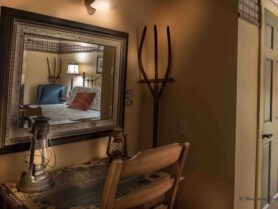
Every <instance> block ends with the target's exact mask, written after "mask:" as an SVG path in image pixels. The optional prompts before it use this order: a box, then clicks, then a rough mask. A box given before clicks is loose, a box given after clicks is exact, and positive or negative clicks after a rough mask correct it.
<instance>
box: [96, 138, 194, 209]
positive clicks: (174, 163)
mask: <svg viewBox="0 0 278 209" xmlns="http://www.w3.org/2000/svg"><path fill="white" fill-rule="evenodd" d="M189 146H190V145H189V143H185V144H171V145H167V146H163V147H159V148H155V149H151V150H148V151H145V152H142V153H139V154H138V155H136V156H135V157H134V158H132V159H130V160H125V161H122V160H120V159H116V160H114V161H113V162H112V163H111V165H110V167H109V170H108V176H107V178H106V182H105V186H104V191H103V194H102V199H101V206H100V209H130V208H138V206H139V207H140V206H142V205H144V204H147V203H150V202H151V201H154V200H156V199H158V198H160V197H163V199H162V201H163V202H160V203H159V204H158V205H155V206H154V207H152V208H156V209H173V207H174V202H175V197H176V194H177V190H178V185H179V181H180V177H181V174H182V171H183V167H184V164H185V161H186V158H187V154H188V151H189ZM169 167H170V168H172V169H171V173H170V175H169V176H168V177H165V178H162V179H160V180H158V181H154V182H152V183H150V184H147V185H144V186H140V187H138V188H134V189H133V190H132V191H130V192H129V193H128V194H125V195H124V196H122V197H121V198H118V199H116V198H115V195H116V192H117V187H118V183H119V180H120V178H126V177H134V176H141V175H144V174H150V173H152V172H155V171H160V170H162V169H165V168H169Z"/></svg>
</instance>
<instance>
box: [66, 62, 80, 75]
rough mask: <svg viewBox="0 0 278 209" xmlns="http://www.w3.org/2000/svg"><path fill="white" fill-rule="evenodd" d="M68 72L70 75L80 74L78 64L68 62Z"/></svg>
mask: <svg viewBox="0 0 278 209" xmlns="http://www.w3.org/2000/svg"><path fill="white" fill-rule="evenodd" d="M67 74H69V75H80V72H79V66H78V64H74V63H70V64H68V71H67Z"/></svg>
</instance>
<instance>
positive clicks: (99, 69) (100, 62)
mask: <svg viewBox="0 0 278 209" xmlns="http://www.w3.org/2000/svg"><path fill="white" fill-rule="evenodd" d="M102 68H103V57H102V56H98V57H97V73H98V74H102Z"/></svg>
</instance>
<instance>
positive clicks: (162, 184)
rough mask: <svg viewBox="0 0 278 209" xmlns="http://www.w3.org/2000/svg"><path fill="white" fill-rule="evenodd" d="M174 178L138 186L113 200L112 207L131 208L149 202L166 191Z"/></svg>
mask: <svg viewBox="0 0 278 209" xmlns="http://www.w3.org/2000/svg"><path fill="white" fill-rule="evenodd" d="M174 183H175V180H174V179H171V178H165V179H162V180H160V181H158V182H154V183H151V184H149V185H146V186H142V187H139V188H137V189H135V190H133V191H131V192H130V193H128V194H127V195H125V196H123V197H122V198H120V199H116V200H115V202H114V209H127V208H133V207H136V206H138V205H142V204H144V203H147V202H150V201H152V200H154V199H156V198H159V197H160V196H162V195H164V194H165V193H166V192H168V191H169V190H170V189H171V188H172V187H173V185H174Z"/></svg>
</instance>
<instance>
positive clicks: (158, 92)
mask: <svg viewBox="0 0 278 209" xmlns="http://www.w3.org/2000/svg"><path fill="white" fill-rule="evenodd" d="M146 33H147V26H145V28H144V31H143V34H142V38H141V42H140V46H139V49H138V62H139V69H140V72H141V73H142V75H143V78H144V80H140V81H139V83H146V84H147V86H148V88H149V90H150V92H151V94H152V96H153V99H154V104H153V147H157V131H158V113H159V112H158V111H159V100H160V98H161V96H162V93H163V91H164V89H165V86H166V84H167V83H169V82H173V81H174V80H173V79H171V78H169V74H170V71H171V68H172V44H171V34H170V27H169V26H167V41H168V65H167V69H166V73H165V76H164V78H158V35H157V27H156V25H154V61H155V68H154V72H155V73H154V74H155V78H154V79H149V78H148V76H147V74H146V71H145V69H144V66H143V61H142V53H143V46H144V42H145V38H146ZM152 84H153V85H152ZM159 84H161V87H160V85H159Z"/></svg>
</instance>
